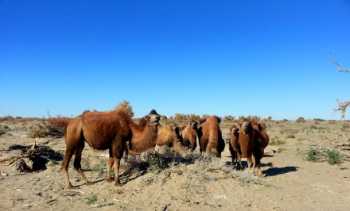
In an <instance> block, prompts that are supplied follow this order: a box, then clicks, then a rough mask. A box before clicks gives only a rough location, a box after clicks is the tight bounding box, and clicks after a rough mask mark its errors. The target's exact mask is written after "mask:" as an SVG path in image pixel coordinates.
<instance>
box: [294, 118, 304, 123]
mask: <svg viewBox="0 0 350 211" xmlns="http://www.w3.org/2000/svg"><path fill="white" fill-rule="evenodd" d="M305 122H306V120H305V118H304V117H299V118H298V119H297V120H296V123H305Z"/></svg>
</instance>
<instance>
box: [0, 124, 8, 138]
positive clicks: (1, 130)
mask: <svg viewBox="0 0 350 211" xmlns="http://www.w3.org/2000/svg"><path fill="white" fill-rule="evenodd" d="M9 130H10V128H9V127H8V126H7V125H0V136H1V135H4V134H6V133H7V132H8V131H9Z"/></svg>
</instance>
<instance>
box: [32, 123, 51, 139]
mask: <svg viewBox="0 0 350 211" xmlns="http://www.w3.org/2000/svg"><path fill="white" fill-rule="evenodd" d="M48 135H49V130H48V128H47V127H46V125H44V124H37V125H34V126H32V127H31V128H30V129H29V133H28V136H29V137H30V138H45V137H47V136H48Z"/></svg>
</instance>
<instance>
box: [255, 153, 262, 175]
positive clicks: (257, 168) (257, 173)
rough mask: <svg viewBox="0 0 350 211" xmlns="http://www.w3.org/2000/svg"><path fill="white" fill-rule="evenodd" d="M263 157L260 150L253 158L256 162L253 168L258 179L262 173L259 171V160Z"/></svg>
mask: <svg viewBox="0 0 350 211" xmlns="http://www.w3.org/2000/svg"><path fill="white" fill-rule="evenodd" d="M263 155H264V150H260V151H259V152H258V154H257V155H256V156H255V160H256V161H255V163H256V166H255V168H256V175H257V176H258V177H260V176H263V173H262V171H261V158H262V157H263Z"/></svg>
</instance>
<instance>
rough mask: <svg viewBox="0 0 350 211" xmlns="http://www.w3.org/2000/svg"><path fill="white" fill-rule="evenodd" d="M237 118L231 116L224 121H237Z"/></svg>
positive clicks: (225, 117)
mask: <svg viewBox="0 0 350 211" xmlns="http://www.w3.org/2000/svg"><path fill="white" fill-rule="evenodd" d="M235 119H236V118H235V117H234V116H231V115H228V116H224V121H235Z"/></svg>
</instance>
